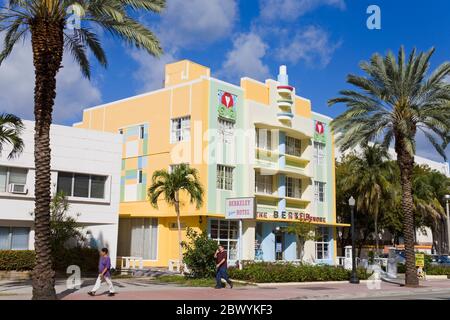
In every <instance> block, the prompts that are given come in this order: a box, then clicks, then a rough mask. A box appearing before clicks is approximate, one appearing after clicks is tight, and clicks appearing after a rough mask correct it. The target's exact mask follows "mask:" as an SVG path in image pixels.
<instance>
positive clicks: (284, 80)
mask: <svg viewBox="0 0 450 320" xmlns="http://www.w3.org/2000/svg"><path fill="white" fill-rule="evenodd" d="M278 82H279V83H280V84H281V85H283V86H287V85H289V76H288V74H287V67H286V66H285V65H282V66H280V73H279V74H278Z"/></svg>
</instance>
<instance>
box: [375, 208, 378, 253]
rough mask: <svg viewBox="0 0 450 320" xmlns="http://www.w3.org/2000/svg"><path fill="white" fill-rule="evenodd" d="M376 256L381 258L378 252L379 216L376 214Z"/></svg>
mask: <svg viewBox="0 0 450 320" xmlns="http://www.w3.org/2000/svg"><path fill="white" fill-rule="evenodd" d="M375 255H376V257H378V256H379V250H378V214H375Z"/></svg>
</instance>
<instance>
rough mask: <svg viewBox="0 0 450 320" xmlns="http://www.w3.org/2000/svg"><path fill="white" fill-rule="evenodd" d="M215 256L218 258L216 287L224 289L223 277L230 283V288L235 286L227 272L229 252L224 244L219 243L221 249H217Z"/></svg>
mask: <svg viewBox="0 0 450 320" xmlns="http://www.w3.org/2000/svg"><path fill="white" fill-rule="evenodd" d="M214 258H216V270H217V271H216V272H217V273H216V287H215V288H216V289H222V279H225V281H226V282H227V283H228V284H229V285H230V289H231V288H233V283H232V282H231V280H230V279H229V278H228V273H227V267H228V266H227V252H226V251H225V248H224V247H223V246H222V245H219V249H217V250H216V253H215V254H214Z"/></svg>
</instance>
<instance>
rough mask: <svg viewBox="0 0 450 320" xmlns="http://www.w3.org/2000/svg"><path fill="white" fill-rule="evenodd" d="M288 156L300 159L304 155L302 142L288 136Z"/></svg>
mask: <svg viewBox="0 0 450 320" xmlns="http://www.w3.org/2000/svg"><path fill="white" fill-rule="evenodd" d="M286 154H289V155H292V156H296V157H300V156H301V155H302V142H301V140H300V139H296V138H293V137H289V136H286Z"/></svg>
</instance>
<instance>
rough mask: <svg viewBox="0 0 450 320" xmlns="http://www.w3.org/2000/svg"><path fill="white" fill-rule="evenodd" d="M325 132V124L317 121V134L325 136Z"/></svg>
mask: <svg viewBox="0 0 450 320" xmlns="http://www.w3.org/2000/svg"><path fill="white" fill-rule="evenodd" d="M323 131H324V127H323V123H322V122H320V121H317V122H316V132H317V133H318V134H323Z"/></svg>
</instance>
